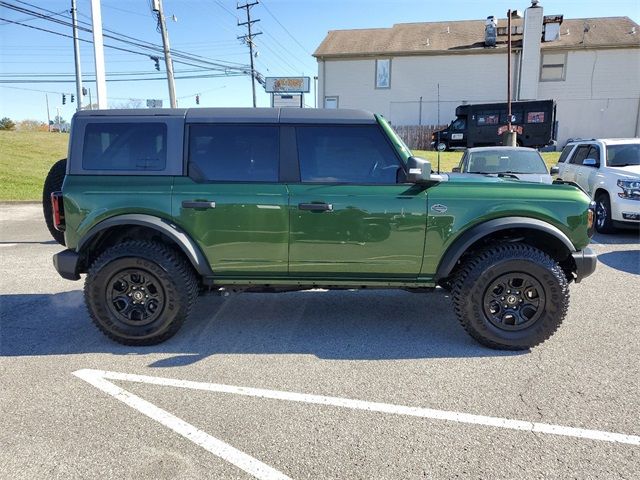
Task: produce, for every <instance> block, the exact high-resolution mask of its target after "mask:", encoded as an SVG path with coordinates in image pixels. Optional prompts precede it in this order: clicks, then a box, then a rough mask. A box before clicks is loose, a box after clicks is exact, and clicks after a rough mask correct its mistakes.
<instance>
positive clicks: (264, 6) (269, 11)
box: [262, 0, 311, 55]
mask: <svg viewBox="0 0 640 480" xmlns="http://www.w3.org/2000/svg"><path fill="white" fill-rule="evenodd" d="M262 7H263V8H264V9H265V10H266V11H267V13H268V14H269V15H271V16H272V17H273V19H274V20H275V21H276V22H278V25H280V26H281V27H282V29H283V30H284V31H285V32H286V33H287V35H289V37H291V39H292V40H293V41H294V42H295V43H296V44H297V45H298V46H299V47H300V48H301V49H302V51H304V53H306V54H307V55H311V53H309V51H308V50H307V49H306V48H305V47H304V46H303V45H302V44H301V43H300V42H299V41H298V39H297V38H296V37H294V36H293V35H292V34H291V32H290V31H289V30H288V29H287V27H285V26H284V25H283V24H282V22H280V20H278V18H277V17H276V16H275V15H274V14H273V13H272V12H271V10H270V9H269V7H267V5H266V3H265V2H264V0H262Z"/></svg>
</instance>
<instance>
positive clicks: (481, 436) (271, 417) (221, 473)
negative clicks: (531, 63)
mask: <svg viewBox="0 0 640 480" xmlns="http://www.w3.org/2000/svg"><path fill="white" fill-rule="evenodd" d="M0 208H1V212H2V213H1V223H0V254H1V256H2V262H1V263H0V269H1V274H0V302H1V303H0V315H1V316H0V354H1V356H0V392H1V393H0V407H1V424H0V477H2V478H11V479H23V478H24V479H34V478H64V479H71V478H135V479H137V480H140V479H165V478H185V479H187V478H189V479H192V478H214V479H223V478H224V479H226V478H234V479H235V478H254V477H257V478H265V479H266V478H269V479H272V478H286V477H290V478H294V479H298V478H310V479H320V478H322V479H324V478H349V479H354V478H355V479H360V478H361V479H373V478H376V479H409V478H421V479H422V478H433V479H438V478H628V479H631V478H638V472H639V471H640V445H639V440H640V437H638V436H639V435H640V366H639V365H640V362H639V361H638V359H639V358H640V241H639V238H638V233H637V232H628V233H621V234H616V235H608V236H601V235H599V236H596V237H595V238H594V245H593V248H594V250H595V251H596V252H597V253H598V255H599V260H600V264H599V266H598V270H597V271H596V273H595V274H594V275H593V276H592V277H589V278H587V279H586V280H584V281H583V282H582V283H580V284H578V285H572V287H571V307H570V310H569V315H568V317H567V319H566V320H565V323H564V324H563V326H562V327H561V328H560V330H559V331H558V332H557V333H556V335H555V336H554V337H552V338H551V339H550V340H549V341H548V342H546V343H545V344H543V345H542V346H540V347H538V348H536V349H534V350H533V351H531V352H518V353H513V352H498V351H493V350H489V349H486V348H484V347H481V346H479V345H478V344H476V343H475V342H474V341H473V340H472V339H471V338H470V337H468V336H467V335H466V333H465V332H464V331H463V330H462V328H460V327H459V326H458V324H457V322H456V320H455V318H454V315H453V313H452V309H451V307H450V305H449V299H448V298H447V296H446V295H445V293H444V292H443V291H440V290H438V291H437V292H436V293H433V294H412V293H407V292H400V291H398V292H396V291H356V292H323V291H310V292H299V293H285V294H278V295H274V294H250V293H247V294H240V295H236V296H231V297H228V298H221V297H212V296H209V297H203V298H201V299H200V300H199V302H198V304H197V306H196V308H195V312H194V315H193V316H192V317H191V319H190V320H189V322H188V323H187V324H185V326H184V327H183V329H182V330H181V331H180V332H179V333H178V335H177V336H176V337H174V338H173V339H171V340H169V341H168V342H166V343H164V344H162V345H159V346H156V347H146V348H133V347H124V346H120V345H117V344H115V343H112V342H111V341H109V340H108V339H107V338H106V337H104V336H103V335H102V334H100V333H99V332H98V331H97V329H96V328H94V327H93V325H92V324H91V322H90V320H89V317H88V314H87V313H86V311H85V308H84V303H83V298H82V282H70V281H66V280H63V279H61V278H60V277H59V276H58V275H57V273H56V272H55V271H54V269H53V266H52V263H51V255H52V254H53V253H55V252H57V251H59V250H60V249H61V247H60V246H59V245H57V244H56V243H54V242H53V241H52V240H51V239H50V237H49V235H48V232H47V231H46V228H45V226H44V222H43V220H42V219H41V213H40V208H39V206H38V205H28V204H26V205H17V206H8V205H2V206H1V207H0ZM167 379H170V380H167ZM243 387H247V388H243ZM257 389H259V390H257ZM549 425H555V426H558V427H549Z"/></svg>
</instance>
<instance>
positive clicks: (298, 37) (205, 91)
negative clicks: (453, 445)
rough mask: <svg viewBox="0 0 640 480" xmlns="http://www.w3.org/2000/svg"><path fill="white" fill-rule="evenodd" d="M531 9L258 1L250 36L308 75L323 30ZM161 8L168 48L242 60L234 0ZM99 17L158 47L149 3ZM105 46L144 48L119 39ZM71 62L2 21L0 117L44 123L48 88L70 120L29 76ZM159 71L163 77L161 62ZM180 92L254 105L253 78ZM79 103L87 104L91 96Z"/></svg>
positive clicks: (202, 82) (554, 7)
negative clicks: (165, 18)
mask: <svg viewBox="0 0 640 480" xmlns="http://www.w3.org/2000/svg"><path fill="white" fill-rule="evenodd" d="M25 1H26V3H29V4H33V5H36V6H38V7H42V8H45V9H47V10H50V11H52V12H54V13H56V14H58V13H59V15H58V16H54V17H53V18H58V19H60V20H62V21H68V19H69V14H68V10H69V6H70V3H71V2H70V0H46V1H45V0H25ZM6 3H10V4H13V5H18V6H20V7H23V8H27V9H30V10H36V9H34V8H33V7H31V6H29V5H27V4H26V3H20V2H18V1H17V0H6ZM77 3H78V11H79V14H80V16H79V19H80V20H81V21H86V22H88V21H90V15H91V8H90V0H77ZM528 5H529V2H528V1H526V0H517V1H513V0H509V1H503V0H492V1H483V0H455V1H449V2H441V1H438V2H436V1H426V0H260V5H257V6H255V7H253V9H252V15H253V17H254V18H259V19H260V22H258V23H257V24H256V28H257V30H258V31H262V32H263V34H262V35H260V36H258V37H256V39H255V43H256V45H257V47H258V48H257V50H258V56H257V58H256V69H257V70H258V71H259V72H260V73H262V74H263V75H264V76H294V75H295V76H298V75H306V76H310V77H313V76H314V75H315V74H316V62H315V60H314V59H313V57H311V53H313V51H314V50H315V48H316V47H317V46H318V45H319V44H320V42H321V41H322V39H323V38H324V36H325V35H326V33H327V31H328V30H335V29H348V28H371V27H390V26H392V25H393V24H394V23H402V22H421V21H424V22H429V21H442V20H467V19H481V18H485V17H486V16H488V15H496V16H499V17H504V16H505V14H506V11H507V10H508V9H509V8H514V9H515V8H517V9H520V10H524V9H525V8H526V7H527V6H528ZM541 5H542V6H543V7H544V8H545V13H546V14H564V15H565V18H582V17H600V16H628V17H630V18H632V19H633V20H634V21H635V22H637V23H640V1H638V0H611V1H594V0H546V1H544V0H543V1H541ZM164 9H165V13H166V14H167V16H168V17H171V16H172V15H175V17H176V19H177V21H175V22H174V21H172V20H169V21H168V28H169V36H170V40H171V46H172V48H175V49H178V50H181V51H184V52H188V53H189V54H194V55H199V56H202V57H206V58H208V59H211V60H214V59H215V60H219V61H223V62H229V63H230V64H247V63H248V60H249V58H248V57H249V54H248V49H247V47H246V46H245V45H243V44H242V43H241V42H240V41H239V40H237V39H236V36H238V35H242V34H244V33H246V31H245V30H244V27H238V26H237V19H236V15H237V16H239V17H241V15H242V12H243V11H238V10H236V1H235V0H164ZM102 16H103V26H104V28H106V29H110V30H112V31H114V32H117V33H121V34H125V35H128V36H130V37H135V38H136V39H140V40H143V41H146V42H152V43H155V44H158V45H159V44H161V38H160V34H159V33H158V32H157V31H156V24H155V20H154V18H153V16H152V14H151V11H150V8H149V0H102ZM0 17H1V18H4V19H8V20H13V21H19V22H23V23H26V24H27V25H31V26H33V27H37V28H45V29H49V30H54V31H56V32H60V33H64V34H70V33H71V32H70V29H69V28H67V27H66V26H63V25H60V24H56V23H52V22H50V21H48V20H44V19H35V18H33V17H30V15H29V14H25V13H20V12H16V11H14V10H11V9H9V8H7V7H3V6H2V5H1V4H0ZM243 20H244V19H242V18H241V21H243ZM81 37H82V38H86V39H91V36H90V34H88V33H82V34H81ZM107 42H108V43H109V44H112V45H116V46H120V47H122V48H128V49H131V50H136V51H139V52H143V51H144V50H143V49H141V48H138V47H135V46H131V45H127V44H123V43H120V42H117V41H115V40H106V43H107ZM105 57H106V69H107V75H108V76H111V77H112V78H118V79H126V78H127V74H129V73H131V72H140V73H138V74H136V75H135V76H136V77H138V78H139V77H143V78H150V77H157V76H160V75H155V74H154V73H156V71H155V68H154V64H153V61H152V60H151V59H149V58H148V56H147V55H139V54H133V53H128V52H122V51H117V50H112V49H109V48H107V49H106V50H105ZM81 59H82V72H83V76H84V75H90V74H91V73H92V72H93V71H94V64H93V50H92V45H91V44H89V43H82V45H81ZM73 65H74V63H73V45H72V41H71V39H69V38H64V37H60V36H56V35H53V34H50V33H46V32H43V31H38V30H34V29H30V28H26V27H23V26H20V25H15V24H10V23H6V22H4V21H2V20H0V82H1V83H0V117H4V116H9V117H11V118H13V119H16V120H21V119H25V118H32V119H39V120H45V119H46V105H45V93H44V92H45V91H46V92H50V93H49V103H50V107H51V109H52V112H55V111H56V108H61V112H62V116H63V117H64V118H67V119H68V118H70V117H71V116H72V115H73V112H74V111H75V104H71V103H70V102H69V97H68V96H67V104H66V105H64V106H63V105H62V104H61V94H62V93H63V92H67V93H69V94H70V93H74V92H75V84H74V83H73V82H69V83H35V82H33V80H36V79H38V75H44V76H46V77H47V79H51V78H52V77H51V76H52V75H56V78H57V79H70V78H71V77H68V76H65V75H70V74H73V73H74V68H73ZM175 70H176V76H177V77H184V76H190V75H201V74H202V73H207V72H206V71H201V70H200V69H196V68H195V67H193V66H189V65H181V64H176V65H175ZM195 70H198V71H197V72H196V71H195ZM161 72H164V65H163V64H162V62H161ZM16 78H20V79H28V80H29V83H19V84H15V83H5V81H6V80H8V79H16ZM87 78H89V77H87ZM312 85H313V82H312ZM85 86H86V87H88V88H91V90H92V91H93V92H94V101H95V86H94V84H93V83H92V82H91V81H85ZM9 87H10V88H9ZM312 88H313V87H312ZM27 89H31V90H27ZM107 89H108V96H109V104H110V105H111V106H117V105H118V104H124V103H128V102H129V99H139V100H141V101H143V102H144V101H145V100H146V99H147V98H158V99H163V100H164V104H165V106H168V103H169V102H168V93H167V84H166V81H162V80H144V81H142V80H136V81H118V82H109V83H108V86H107ZM34 90H38V91H34ZM257 91H258V106H268V105H269V96H268V94H266V93H265V92H264V90H263V89H262V87H260V86H259V85H257ZM176 92H177V97H178V99H179V100H178V103H179V106H180V107H194V106H196V104H195V95H196V94H200V106H250V105H251V86H250V79H249V77H246V76H233V77H223V78H198V79H178V80H176ZM85 102H88V98H86V99H85ZM305 103H306V104H307V105H309V106H313V103H314V100H313V92H312V93H311V94H310V95H308V96H307V97H306V98H305Z"/></svg>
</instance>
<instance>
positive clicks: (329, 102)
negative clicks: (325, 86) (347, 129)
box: [324, 97, 339, 108]
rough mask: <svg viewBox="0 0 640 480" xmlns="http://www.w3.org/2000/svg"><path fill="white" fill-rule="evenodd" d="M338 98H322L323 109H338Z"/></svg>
mask: <svg viewBox="0 0 640 480" xmlns="http://www.w3.org/2000/svg"><path fill="white" fill-rule="evenodd" d="M338 103H339V102H338V97H324V108H338Z"/></svg>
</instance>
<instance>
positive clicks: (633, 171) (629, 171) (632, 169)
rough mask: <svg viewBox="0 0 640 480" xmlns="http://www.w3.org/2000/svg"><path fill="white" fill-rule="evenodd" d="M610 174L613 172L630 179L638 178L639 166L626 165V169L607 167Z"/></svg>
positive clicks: (639, 174)
mask: <svg viewBox="0 0 640 480" xmlns="http://www.w3.org/2000/svg"><path fill="white" fill-rule="evenodd" d="M608 168H610V169H611V171H612V172H615V173H617V174H619V175H622V176H629V177H632V178H638V177H640V165H627V166H626V167H608Z"/></svg>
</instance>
